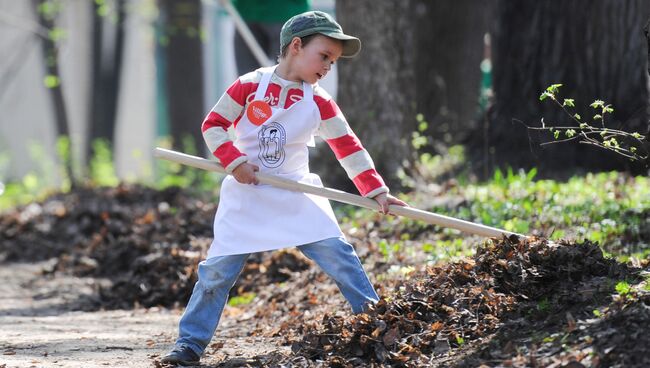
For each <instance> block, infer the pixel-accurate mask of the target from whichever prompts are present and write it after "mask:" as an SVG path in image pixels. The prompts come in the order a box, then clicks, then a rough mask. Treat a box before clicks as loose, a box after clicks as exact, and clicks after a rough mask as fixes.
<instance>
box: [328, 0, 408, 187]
mask: <svg viewBox="0 0 650 368" xmlns="http://www.w3.org/2000/svg"><path fill="white" fill-rule="evenodd" d="M414 3H415V2H414V1H412V0H407V1H373V0H354V1H351V0H347V1H346V0H338V1H337V2H336V13H337V18H338V21H339V23H340V24H341V26H342V27H343V30H344V31H345V32H346V33H348V34H352V35H355V36H357V37H359V38H360V39H361V41H362V44H363V47H362V50H361V53H360V54H359V55H358V56H357V57H356V58H354V59H350V60H342V61H341V62H340V63H339V68H338V76H339V89H338V98H337V100H338V103H339V106H340V107H341V110H342V111H343V113H344V114H345V116H346V118H347V120H348V122H349V124H350V126H351V127H352V130H354V132H355V133H356V134H357V135H358V136H359V139H360V140H361V142H362V143H363V145H364V146H365V147H366V149H367V150H368V152H369V153H370V156H371V157H372V158H373V160H374V162H375V165H376V167H377V170H378V171H379V173H380V174H381V175H382V176H383V177H384V179H385V180H386V181H387V183H388V184H389V186H391V187H397V188H399V186H400V180H399V178H398V172H399V170H400V168H402V166H403V164H404V162H405V161H409V160H410V159H411V153H412V150H411V143H410V134H411V132H412V131H413V130H414V128H415V121H416V120H415V96H416V91H415V89H414V88H413V85H414V83H415V55H414V53H413V50H414V47H415V27H413V25H412V24H411V20H412V19H413V4H414ZM339 172H342V170H340V171H339ZM327 176H331V175H327ZM339 176H340V174H339Z"/></svg>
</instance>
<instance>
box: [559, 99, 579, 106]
mask: <svg viewBox="0 0 650 368" xmlns="http://www.w3.org/2000/svg"><path fill="white" fill-rule="evenodd" d="M562 106H569V107H575V106H576V105H575V104H574V100H573V99H572V98H565V99H564V103H563V104H562Z"/></svg>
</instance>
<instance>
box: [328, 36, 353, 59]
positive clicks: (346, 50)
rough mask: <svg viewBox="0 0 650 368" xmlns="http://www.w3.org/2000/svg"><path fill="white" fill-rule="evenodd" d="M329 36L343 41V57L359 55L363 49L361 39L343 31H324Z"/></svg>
mask: <svg viewBox="0 0 650 368" xmlns="http://www.w3.org/2000/svg"><path fill="white" fill-rule="evenodd" d="M323 34H324V35H326V36H327V37H331V38H334V39H337V40H341V41H343V52H342V53H341V57H344V58H351V57H355V56H357V54H358V53H359V51H361V40H359V39H358V38H356V37H354V36H349V35H346V34H342V33H329V34H328V33H323Z"/></svg>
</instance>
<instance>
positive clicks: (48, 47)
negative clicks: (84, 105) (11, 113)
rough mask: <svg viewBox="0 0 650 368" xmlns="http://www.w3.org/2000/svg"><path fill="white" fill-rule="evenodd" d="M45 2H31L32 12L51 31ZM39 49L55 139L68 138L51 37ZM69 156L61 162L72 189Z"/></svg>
mask: <svg viewBox="0 0 650 368" xmlns="http://www.w3.org/2000/svg"><path fill="white" fill-rule="evenodd" d="M46 2H47V1H46V0H36V1H34V2H33V5H34V11H35V13H36V16H37V18H38V23H39V24H40V25H41V26H42V27H43V28H45V29H48V30H53V29H54V27H55V24H54V16H55V15H56V14H53V13H46V12H44V11H43V10H42V9H41V7H42V4H44V3H46ZM41 49H42V52H43V64H44V65H45V76H46V78H47V79H46V80H49V81H50V82H48V83H46V84H47V87H48V89H49V91H50V98H51V100H52V107H53V109H54V121H55V122H56V136H57V138H61V137H67V138H70V127H69V122H68V113H67V109H66V104H65V98H64V96H63V90H62V88H63V86H62V82H61V75H60V74H59V56H58V51H59V50H58V47H57V45H56V43H55V42H54V40H53V39H52V38H51V37H42V38H41ZM68 154H69V155H70V156H69V157H68V159H67V160H64V162H62V164H63V166H64V168H65V172H66V175H67V176H68V179H69V180H70V185H71V186H72V187H74V186H75V184H76V178H75V176H74V172H73V169H72V163H73V162H74V160H73V158H72V157H73V150H72V148H70V152H68Z"/></svg>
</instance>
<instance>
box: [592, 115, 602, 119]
mask: <svg viewBox="0 0 650 368" xmlns="http://www.w3.org/2000/svg"><path fill="white" fill-rule="evenodd" d="M594 120H603V116H602V115H600V114H596V115H594Z"/></svg>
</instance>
